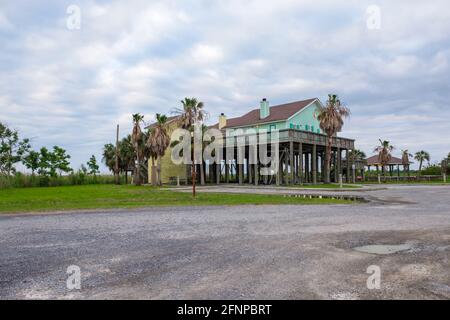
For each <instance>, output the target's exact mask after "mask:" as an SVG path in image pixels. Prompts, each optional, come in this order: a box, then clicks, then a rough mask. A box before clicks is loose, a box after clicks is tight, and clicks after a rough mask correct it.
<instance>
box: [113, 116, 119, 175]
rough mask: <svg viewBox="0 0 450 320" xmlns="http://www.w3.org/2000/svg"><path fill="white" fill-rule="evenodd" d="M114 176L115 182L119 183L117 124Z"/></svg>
mask: <svg viewBox="0 0 450 320" xmlns="http://www.w3.org/2000/svg"><path fill="white" fill-rule="evenodd" d="M114 171H115V172H114V173H115V176H116V184H120V177H119V125H117V131H116V165H115V170H114Z"/></svg>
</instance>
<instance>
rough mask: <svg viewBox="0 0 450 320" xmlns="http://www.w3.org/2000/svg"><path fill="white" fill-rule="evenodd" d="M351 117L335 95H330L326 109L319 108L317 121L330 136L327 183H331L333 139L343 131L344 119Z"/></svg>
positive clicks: (326, 162) (326, 164) (327, 155)
mask: <svg viewBox="0 0 450 320" xmlns="http://www.w3.org/2000/svg"><path fill="white" fill-rule="evenodd" d="M349 115H350V110H349V109H348V108H347V107H344V106H343V105H341V101H340V100H339V98H338V96H337V95H335V94H329V95H328V101H327V104H326V106H325V107H322V106H321V107H320V108H319V115H318V117H317V119H318V120H319V121H320V128H321V129H322V130H323V132H325V133H326V134H327V136H328V143H327V148H326V156H325V183H330V167H331V161H330V160H331V146H332V144H333V137H334V136H335V135H336V134H337V133H338V132H340V131H341V130H342V127H343V125H344V118H346V117H348V116H349Z"/></svg>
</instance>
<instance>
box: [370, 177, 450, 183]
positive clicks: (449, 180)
mask: <svg viewBox="0 0 450 320" xmlns="http://www.w3.org/2000/svg"><path fill="white" fill-rule="evenodd" d="M363 184H378V181H364V182H363ZM381 184H444V180H442V179H441V180H431V181H428V180H422V181H404V180H401V179H400V181H398V182H397V181H396V180H392V181H386V182H384V181H383V180H381ZM446 184H450V178H447V182H446Z"/></svg>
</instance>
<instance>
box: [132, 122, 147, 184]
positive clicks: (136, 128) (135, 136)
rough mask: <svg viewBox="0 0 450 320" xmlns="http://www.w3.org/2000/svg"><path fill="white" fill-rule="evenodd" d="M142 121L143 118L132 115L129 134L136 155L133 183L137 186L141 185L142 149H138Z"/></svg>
mask: <svg viewBox="0 0 450 320" xmlns="http://www.w3.org/2000/svg"><path fill="white" fill-rule="evenodd" d="M143 120H144V116H143V115H141V114H139V113H135V114H133V131H132V133H131V143H132V144H133V148H134V150H135V153H136V170H135V176H134V183H135V185H137V186H140V185H141V158H142V149H141V147H140V144H141V140H142V130H141V122H142V121H143Z"/></svg>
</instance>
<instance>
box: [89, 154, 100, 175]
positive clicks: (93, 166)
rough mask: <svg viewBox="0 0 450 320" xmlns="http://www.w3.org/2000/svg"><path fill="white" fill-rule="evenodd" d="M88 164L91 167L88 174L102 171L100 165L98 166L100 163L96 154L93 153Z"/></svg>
mask: <svg viewBox="0 0 450 320" xmlns="http://www.w3.org/2000/svg"><path fill="white" fill-rule="evenodd" d="M86 164H87V166H88V168H89V171H88V174H91V175H94V176H95V175H97V174H98V173H100V171H99V166H98V164H97V159H96V158H95V156H94V155H92V156H91V157H90V158H89V161H88V162H87V163H86Z"/></svg>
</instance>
